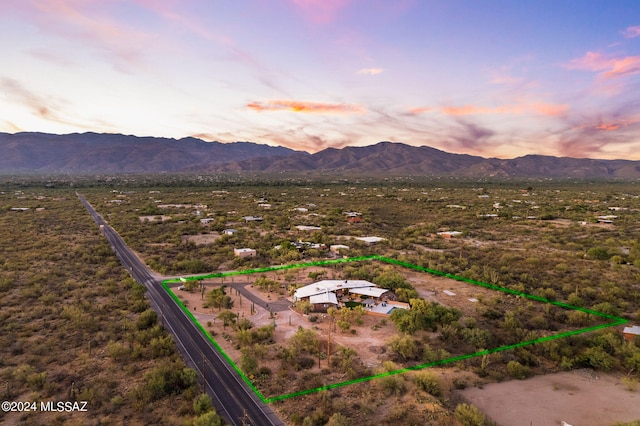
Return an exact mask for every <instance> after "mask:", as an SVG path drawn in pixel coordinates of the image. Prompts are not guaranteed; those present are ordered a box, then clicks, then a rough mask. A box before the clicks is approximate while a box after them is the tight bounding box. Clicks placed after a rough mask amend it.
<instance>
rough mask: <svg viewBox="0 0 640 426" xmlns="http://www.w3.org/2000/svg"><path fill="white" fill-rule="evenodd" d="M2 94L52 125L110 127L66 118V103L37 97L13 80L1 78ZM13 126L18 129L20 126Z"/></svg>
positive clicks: (88, 127) (0, 92)
mask: <svg viewBox="0 0 640 426" xmlns="http://www.w3.org/2000/svg"><path fill="white" fill-rule="evenodd" d="M0 94H1V95H2V96H3V97H5V98H6V99H8V100H9V101H10V102H13V103H14V104H16V105H24V106H25V107H26V108H27V109H29V110H30V112H31V114H32V115H34V116H36V117H39V118H41V119H44V120H46V121H49V122H52V123H57V124H63V125H65V126H71V127H79V128H82V129H93V130H95V127H96V125H98V126H106V125H108V123H106V122H104V121H102V120H94V121H93V122H92V123H90V124H83V123H81V122H78V121H74V120H71V119H69V118H67V117H65V113H64V112H63V105H64V104H65V102H64V101H62V100H60V99H56V98H51V97H45V96H41V95H37V94H36V93H34V92H33V91H32V90H29V89H28V88H26V87H25V86H24V85H22V83H20V82H19V81H18V80H15V79H13V78H2V77H0ZM67 115H68V114H67ZM13 126H14V127H16V128H18V126H15V125H13Z"/></svg>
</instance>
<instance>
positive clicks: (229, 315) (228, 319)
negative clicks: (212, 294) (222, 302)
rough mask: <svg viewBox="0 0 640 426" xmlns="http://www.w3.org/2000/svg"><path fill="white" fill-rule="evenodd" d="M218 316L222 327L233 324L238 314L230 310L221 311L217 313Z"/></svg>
mask: <svg viewBox="0 0 640 426" xmlns="http://www.w3.org/2000/svg"><path fill="white" fill-rule="evenodd" d="M218 318H220V319H221V320H222V321H223V324H224V327H225V328H226V327H227V326H228V325H233V324H235V322H236V319H237V318H238V316H237V315H236V314H234V313H233V312H231V311H222V312H220V313H219V314H218Z"/></svg>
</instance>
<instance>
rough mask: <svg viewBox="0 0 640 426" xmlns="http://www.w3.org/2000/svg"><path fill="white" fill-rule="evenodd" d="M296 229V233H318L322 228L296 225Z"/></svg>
mask: <svg viewBox="0 0 640 426" xmlns="http://www.w3.org/2000/svg"><path fill="white" fill-rule="evenodd" d="M296 229H297V230H298V231H320V230H321V229H322V228H321V227H319V226H310V225H297V226H296Z"/></svg>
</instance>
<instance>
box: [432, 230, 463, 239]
mask: <svg viewBox="0 0 640 426" xmlns="http://www.w3.org/2000/svg"><path fill="white" fill-rule="evenodd" d="M437 235H439V236H440V237H442V238H455V237H459V236H461V235H462V232H460V231H442V232H438V233H437Z"/></svg>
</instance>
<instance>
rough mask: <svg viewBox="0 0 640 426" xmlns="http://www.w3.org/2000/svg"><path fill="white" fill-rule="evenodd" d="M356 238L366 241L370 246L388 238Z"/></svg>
mask: <svg viewBox="0 0 640 426" xmlns="http://www.w3.org/2000/svg"><path fill="white" fill-rule="evenodd" d="M356 240H360V241H364V242H365V243H366V244H367V245H368V246H370V245H373V244H377V243H379V242H380V241H384V240H386V238H382V237H356Z"/></svg>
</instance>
